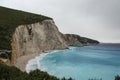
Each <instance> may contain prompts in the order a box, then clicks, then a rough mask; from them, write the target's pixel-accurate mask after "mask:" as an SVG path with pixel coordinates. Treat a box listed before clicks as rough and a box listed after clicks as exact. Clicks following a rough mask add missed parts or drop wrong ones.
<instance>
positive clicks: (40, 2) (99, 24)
mask: <svg viewBox="0 0 120 80" xmlns="http://www.w3.org/2000/svg"><path fill="white" fill-rule="evenodd" d="M119 3H120V0H1V2H0V5H1V6H7V7H11V8H15V9H20V10H24V11H29V12H34V13H38V14H43V15H46V16H50V17H52V18H54V20H55V22H56V24H57V25H58V27H59V29H60V31H62V32H64V33H75V34H79V35H82V36H86V37H90V38H93V39H97V40H100V41H102V42H120V26H119V25H120V16H119V14H120V5H119Z"/></svg>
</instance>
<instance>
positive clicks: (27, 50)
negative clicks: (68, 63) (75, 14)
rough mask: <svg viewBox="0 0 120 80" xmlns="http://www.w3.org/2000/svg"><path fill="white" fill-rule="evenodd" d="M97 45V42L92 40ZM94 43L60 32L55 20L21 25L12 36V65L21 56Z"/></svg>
mask: <svg viewBox="0 0 120 80" xmlns="http://www.w3.org/2000/svg"><path fill="white" fill-rule="evenodd" d="M91 41H93V43H95V44H96V42H97V41H94V40H91ZM88 43H92V42H89V41H88V39H87V38H86V39H84V40H83V38H82V37H80V36H77V35H73V34H62V33H60V32H59V30H58V28H57V26H56V25H55V23H54V21H53V20H44V21H42V22H38V23H34V24H29V25H20V26H18V27H17V28H16V30H15V32H14V34H13V36H12V44H11V46H12V63H13V64H14V63H15V61H16V59H17V58H18V57H20V56H23V55H27V54H34V53H40V52H43V51H45V50H56V49H65V48H67V47H68V46H69V45H73V46H80V45H84V44H88Z"/></svg>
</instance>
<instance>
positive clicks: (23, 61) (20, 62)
mask: <svg viewBox="0 0 120 80" xmlns="http://www.w3.org/2000/svg"><path fill="white" fill-rule="evenodd" d="M54 51H56V50H46V51H44V52H40V53H33V54H28V55H24V56H21V57H19V58H18V59H17V60H16V63H15V67H17V68H19V69H20V70H21V71H26V65H27V64H28V63H29V62H30V61H31V60H33V59H35V58H36V57H40V56H42V54H43V55H44V54H49V53H51V52H54Z"/></svg>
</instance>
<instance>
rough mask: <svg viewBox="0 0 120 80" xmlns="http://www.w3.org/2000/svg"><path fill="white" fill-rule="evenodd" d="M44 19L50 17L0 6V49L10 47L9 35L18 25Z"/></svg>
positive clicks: (10, 35)
mask: <svg viewBox="0 0 120 80" xmlns="http://www.w3.org/2000/svg"><path fill="white" fill-rule="evenodd" d="M45 19H52V18H50V17H46V16H43V15H37V14H33V13H29V12H23V11H19V10H13V9H9V8H5V7H0V49H11V45H10V44H11V37H12V34H13V32H14V31H15V28H16V27H17V26H18V25H21V24H31V23H35V22H41V21H43V20H45Z"/></svg>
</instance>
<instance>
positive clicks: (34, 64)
mask: <svg viewBox="0 0 120 80" xmlns="http://www.w3.org/2000/svg"><path fill="white" fill-rule="evenodd" d="M58 51H60V50H54V51H52V52H48V53H41V54H40V55H39V56H37V57H35V58H33V59H30V60H29V61H28V63H27V64H26V67H25V70H26V72H27V73H29V72H30V71H33V70H36V69H39V70H41V71H46V69H45V68H44V67H43V66H42V65H41V64H40V62H41V61H42V59H43V58H44V57H45V56H46V55H48V54H52V53H55V52H58Z"/></svg>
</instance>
